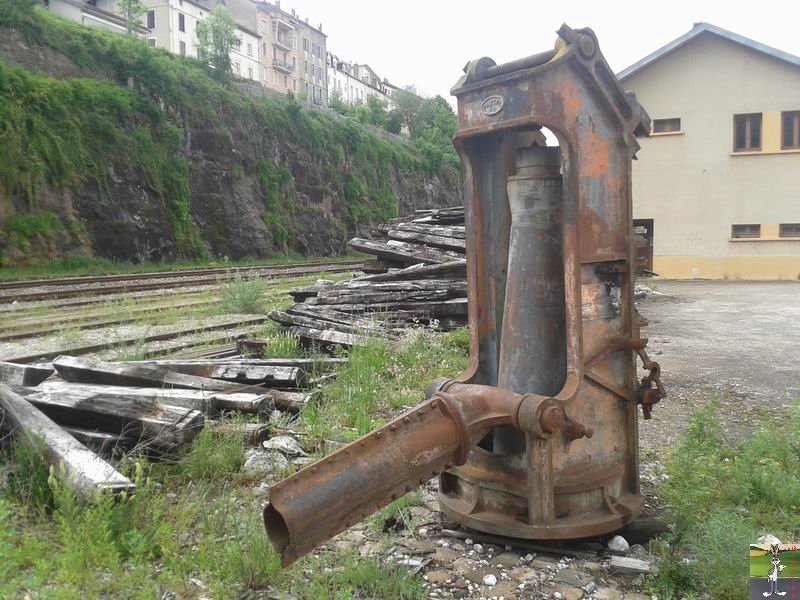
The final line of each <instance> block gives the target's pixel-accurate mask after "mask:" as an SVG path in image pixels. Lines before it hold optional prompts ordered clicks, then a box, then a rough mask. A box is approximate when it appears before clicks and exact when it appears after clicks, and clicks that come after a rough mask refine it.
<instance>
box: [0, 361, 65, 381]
mask: <svg viewBox="0 0 800 600" xmlns="http://www.w3.org/2000/svg"><path fill="white" fill-rule="evenodd" d="M52 374H53V367H51V366H50V365H18V364H16V363H10V362H0V381H1V382H3V383H6V384H9V385H39V384H40V383H41V382H43V381H44V380H45V379H47V378H48V377H50V375H52Z"/></svg>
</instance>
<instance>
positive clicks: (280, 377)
mask: <svg viewBox="0 0 800 600" xmlns="http://www.w3.org/2000/svg"><path fill="white" fill-rule="evenodd" d="M115 364H117V365H120V366H122V367H125V368H133V367H148V368H151V369H157V370H160V371H166V372H170V373H183V374H184V375H193V376H195V377H205V378H209V379H222V380H224V381H231V382H235V383H240V384H255V383H263V384H267V385H271V386H274V387H300V386H301V385H302V384H303V380H304V378H305V371H304V370H303V369H302V368H301V367H299V366H287V365H272V364H262V363H261V362H260V361H253V360H229V359H226V360H137V361H128V362H120V363H115ZM240 387H241V386H240Z"/></svg>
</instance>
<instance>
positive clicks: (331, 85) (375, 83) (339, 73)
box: [326, 52, 389, 106]
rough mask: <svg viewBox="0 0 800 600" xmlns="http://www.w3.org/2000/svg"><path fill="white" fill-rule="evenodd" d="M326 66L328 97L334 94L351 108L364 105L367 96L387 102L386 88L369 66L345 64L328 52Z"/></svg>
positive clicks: (345, 62)
mask: <svg viewBox="0 0 800 600" xmlns="http://www.w3.org/2000/svg"><path fill="white" fill-rule="evenodd" d="M326 66H327V71H328V95H329V97H330V96H333V95H334V94H336V95H337V96H338V97H339V98H341V99H342V101H343V102H344V103H345V104H349V105H351V106H358V105H359V104H365V103H366V101H367V98H368V97H369V96H378V97H379V98H380V99H381V100H384V101H387V102H388V100H389V95H388V88H387V87H386V85H385V84H384V82H383V81H381V79H380V77H378V75H377V74H376V73H375V71H374V70H372V69H371V68H370V67H369V65H359V64H356V63H351V62H347V61H344V60H341V59H340V58H339V57H338V56H336V55H335V54H332V53H331V52H328V53H327V57H326Z"/></svg>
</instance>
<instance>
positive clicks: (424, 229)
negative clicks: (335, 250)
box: [269, 207, 467, 348]
mask: <svg viewBox="0 0 800 600" xmlns="http://www.w3.org/2000/svg"><path fill="white" fill-rule="evenodd" d="M377 231H378V232H379V233H380V234H381V235H382V238H383V239H364V238H354V239H352V240H351V241H350V243H349V245H350V247H351V248H353V249H354V250H357V251H360V252H366V253H368V254H373V255H374V256H375V257H376V258H377V260H375V261H371V262H368V263H366V267H365V273H367V274H365V275H362V276H360V277H356V278H354V279H351V280H348V281H339V282H333V281H326V280H320V281H318V282H317V283H316V284H315V285H313V286H311V287H306V288H298V289H295V290H292V291H291V292H290V293H291V295H292V297H293V298H294V300H295V302H296V304H295V305H294V306H292V307H291V308H289V309H287V310H285V311H273V312H271V313H270V314H269V317H270V318H271V319H272V320H274V321H276V322H277V323H279V324H281V325H282V326H284V327H286V329H287V330H288V331H289V332H290V333H292V334H293V335H296V336H298V337H299V338H300V339H301V340H302V341H303V342H305V343H307V344H314V345H317V346H321V347H322V348H326V347H330V346H336V345H340V346H353V345H357V344H361V343H364V342H365V341H366V340H368V339H370V338H374V337H379V338H384V339H394V338H397V337H398V336H399V335H400V333H401V332H402V330H404V329H407V328H409V327H417V326H424V327H429V328H431V329H436V330H440V331H446V330H449V329H454V328H458V327H462V326H464V325H465V324H466V321H467V285H466V256H465V252H466V239H465V237H466V235H465V228H464V209H463V208H461V207H453V208H447V209H434V210H424V211H417V213H415V214H414V215H412V216H410V217H405V218H402V219H393V220H392V221H390V222H389V223H386V224H384V225H380V226H379V227H378V228H377Z"/></svg>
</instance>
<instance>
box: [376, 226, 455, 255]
mask: <svg viewBox="0 0 800 600" xmlns="http://www.w3.org/2000/svg"><path fill="white" fill-rule="evenodd" d="M386 235H387V237H388V238H389V239H390V240H400V241H401V242H411V243H414V244H425V245H426V246H433V247H434V248H441V249H442V250H452V251H453V252H460V253H461V254H464V253H465V252H466V247H467V244H466V240H464V239H458V238H454V237H444V236H440V235H431V234H427V233H419V232H416V231H404V230H402V229H390V230H389V231H387V232H386Z"/></svg>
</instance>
